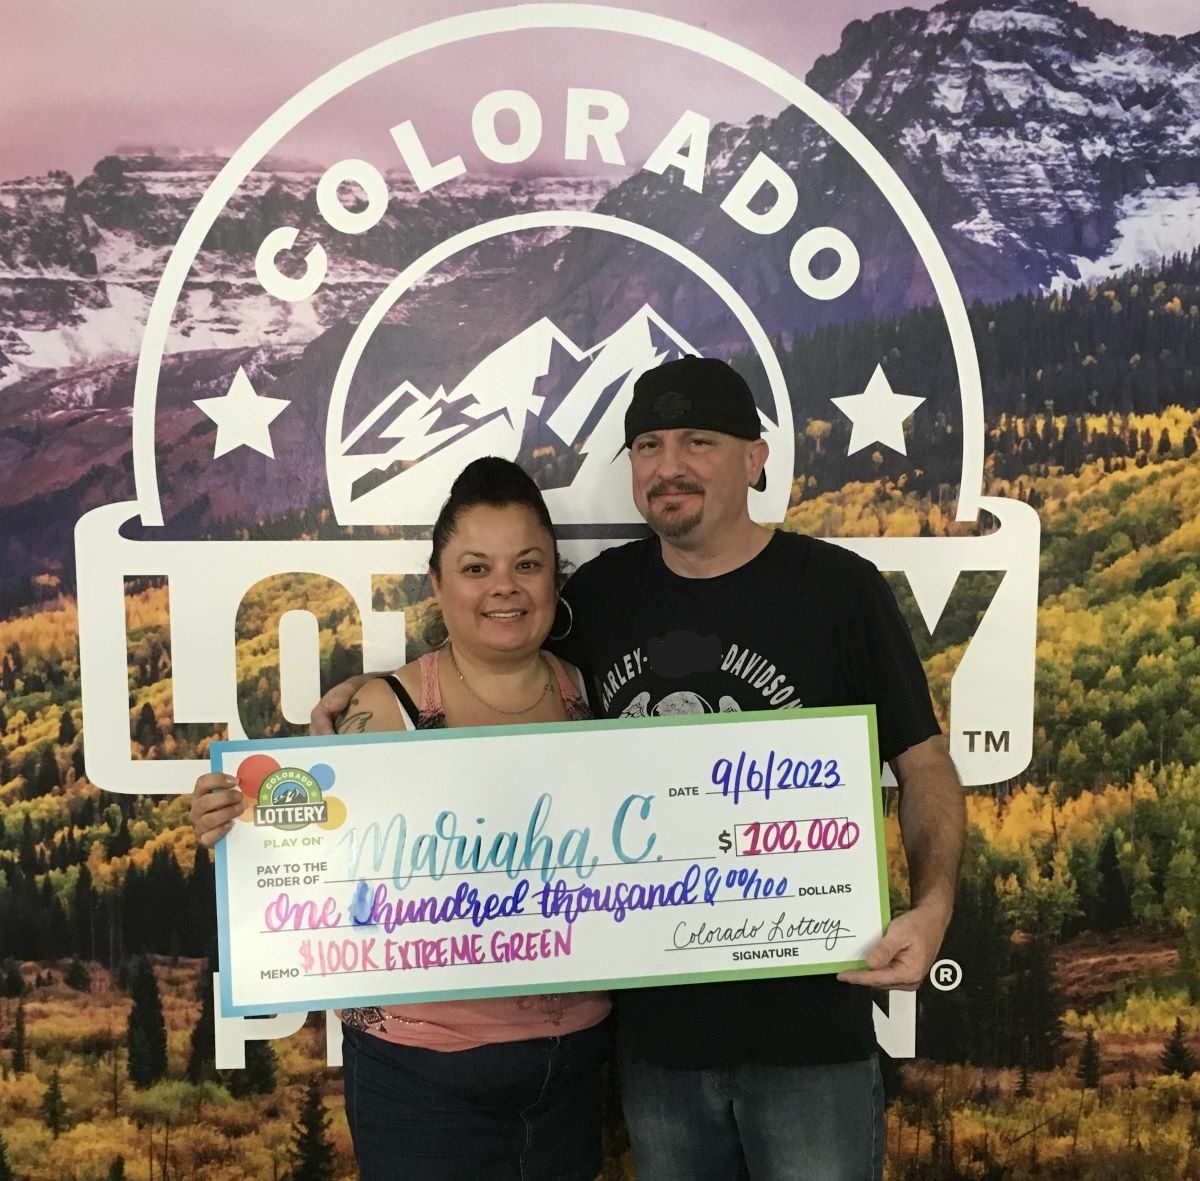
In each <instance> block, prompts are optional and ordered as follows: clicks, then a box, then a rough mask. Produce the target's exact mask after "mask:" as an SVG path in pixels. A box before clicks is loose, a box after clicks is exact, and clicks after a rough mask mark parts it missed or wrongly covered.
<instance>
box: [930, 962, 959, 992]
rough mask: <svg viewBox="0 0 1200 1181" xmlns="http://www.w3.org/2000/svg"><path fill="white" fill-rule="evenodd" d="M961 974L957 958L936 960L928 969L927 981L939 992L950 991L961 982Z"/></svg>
mask: <svg viewBox="0 0 1200 1181" xmlns="http://www.w3.org/2000/svg"><path fill="white" fill-rule="evenodd" d="M962 974H963V972H962V968H961V967H959V965H958V961H957V960H938V962H937V963H936V964H934V965H933V967H932V968H930V969H929V983H930V984H932V985H933V987H934V988H936V989H938V990H939V991H940V992H950V991H951V990H952V989H955V988H957V987H958V986H959V985H960V984H961V983H962Z"/></svg>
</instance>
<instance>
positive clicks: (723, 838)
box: [717, 829, 733, 853]
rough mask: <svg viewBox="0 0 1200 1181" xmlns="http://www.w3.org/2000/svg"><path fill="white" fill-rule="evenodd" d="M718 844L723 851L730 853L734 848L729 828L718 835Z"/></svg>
mask: <svg viewBox="0 0 1200 1181" xmlns="http://www.w3.org/2000/svg"><path fill="white" fill-rule="evenodd" d="M717 844H718V845H720V846H721V852H722V853H728V852H729V850H730V849H732V848H733V841H731V840H730V839H729V829H724V830H723V831H722V833H721V835H720V836H719V837H717Z"/></svg>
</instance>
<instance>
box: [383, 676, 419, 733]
mask: <svg viewBox="0 0 1200 1181" xmlns="http://www.w3.org/2000/svg"><path fill="white" fill-rule="evenodd" d="M379 679H380V680H381V681H386V682H387V683H388V686H389V687H390V688H391V690H392V692H393V693H395V695H396V700H397V701H398V702H400V708H401V709H402V710H403V711H404V712H405V713H406V714H408V719H409V721H410V722H412V724H413V725H414V726H415V725H417V724H418V723H419V722H420V720H421V711H420V710H419V709H417V703H416V702H415V701H413V699H412V695H411V694H410V693H409V691H408V690H407V689H406V688H405V687H404V686H403V685H402V684H400V678H399V677H398V676H396V675H395V674H394V673H388V674H387V675H386V676H382V677H380V678H379Z"/></svg>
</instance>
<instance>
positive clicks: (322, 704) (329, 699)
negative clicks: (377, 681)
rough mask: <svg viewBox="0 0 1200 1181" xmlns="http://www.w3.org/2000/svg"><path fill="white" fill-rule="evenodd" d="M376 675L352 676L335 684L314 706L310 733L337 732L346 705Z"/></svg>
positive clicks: (309, 720) (310, 721)
mask: <svg viewBox="0 0 1200 1181" xmlns="http://www.w3.org/2000/svg"><path fill="white" fill-rule="evenodd" d="M374 675H375V674H374V673H364V674H362V675H360V676H357V677H350V679H349V680H346V681H342V682H341V683H340V684H338V685H334V687H333V688H332V689H330V690H329V692H328V693H326V694H325V696H324V697H322V698H321V700H320V701H318V702H317V704H316V705H314V706H313V707H312V713H310V714H309V715H308V732H309V733H310V734H333V733H335V732H336V723H337V720H338V717H339V716H340V715H341V714H344V713H345V712H346V706H348V705H349V704H350V701H351V698H353V696H354V694H355V693H356V692H358V690H359V689H360V688H361V687H362V686H363V685H365V684H366V683H367V682H368V681H369V680H371V678H372V677H373V676H374Z"/></svg>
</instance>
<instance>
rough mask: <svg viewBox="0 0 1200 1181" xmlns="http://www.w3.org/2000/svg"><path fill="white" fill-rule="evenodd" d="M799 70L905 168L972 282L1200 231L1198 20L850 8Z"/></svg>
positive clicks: (1067, 9)
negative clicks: (837, 32)
mask: <svg viewBox="0 0 1200 1181" xmlns="http://www.w3.org/2000/svg"><path fill="white" fill-rule="evenodd" d="M1197 26H1198V27H1200V9H1198V10H1197ZM808 81H809V84H810V85H811V86H813V87H814V88H815V89H816V90H817V91H819V92H820V93H822V94H823V95H825V96H826V97H828V98H829V99H830V101H831V102H833V104H834V105H835V106H837V107H838V108H839V110H841V111H843V112H844V113H845V114H847V115H848V116H849V117H850V118H851V119H852V120H853V121H854V123H855V124H856V125H857V126H858V127H859V128H860V129H862V130H863V131H864V132H866V134H867V135H868V136H869V137H870V138H871V139H872V140H873V141H874V142H875V143H876V144H877V145H878V146H879V147H880V148H881V150H882V151H883V152H884V153H885V155H887V156H888V157H889V158H890V159H891V161H892V163H893V164H895V165H897V166H898V167H900V168H901V170H902V171H903V173H904V174H905V179H906V181H907V182H908V183H909V184H910V186H911V187H912V189H913V191H914V192H915V194H916V196H917V198H918V200H919V201H920V202H921V205H922V208H923V209H924V210H925V212H926V214H927V215H928V216H929V217H930V219H931V221H933V223H934V228H935V229H936V230H937V231H938V234H939V237H940V238H941V240H942V242H943V243H944V245H945V246H946V247H947V249H948V250H949V251H950V252H951V253H952V254H953V255H954V256H956V257H955V258H954V261H955V262H956V264H957V265H956V270H957V272H958V275H959V281H960V283H962V284H963V286H964V287H965V288H966V294H967V296H968V298H973V297H981V298H985V299H988V298H997V297H1002V296H1007V295H1011V294H1014V293H1016V292H1017V291H1019V290H1022V289H1028V288H1030V287H1046V286H1050V285H1052V284H1055V283H1059V284H1061V283H1063V282H1071V281H1075V280H1078V279H1080V278H1082V279H1085V280H1097V279H1101V278H1103V277H1105V276H1106V275H1108V274H1111V273H1113V272H1114V271H1118V270H1124V269H1128V268H1129V267H1130V266H1132V265H1135V264H1138V263H1144V262H1149V261H1154V260H1157V259H1158V258H1159V257H1161V256H1162V255H1163V254H1164V253H1168V254H1169V253H1172V252H1174V251H1176V250H1189V249H1191V248H1193V247H1194V246H1196V245H1197V244H1200V214H1198V209H1200V32H1197V33H1196V34H1193V35H1191V36H1188V37H1169V36H1155V35H1152V34H1149V33H1142V32H1138V31H1135V30H1132V29H1126V28H1122V27H1121V26H1119V25H1116V24H1114V23H1113V22H1111V21H1108V20H1104V19H1102V18H1100V17H1098V16H1097V15H1096V14H1095V13H1094V12H1093V11H1092V10H1091V9H1090V8H1087V7H1084V6H1083V5H1080V4H1076V3H1073V2H1072V0H949V2H948V3H945V4H942V5H939V6H938V7H936V8H934V9H932V10H931V11H929V12H919V11H917V10H915V9H911V8H905V9H900V10H899V11H895V12H887V13H881V14H879V15H878V16H875V17H873V18H872V19H871V20H869V21H866V22H857V21H856V22H853V23H851V24H850V25H849V26H847V28H846V30H845V31H844V33H843V35H842V43H841V46H840V47H839V49H838V50H837V52H836V53H833V54H830V55H829V56H827V57H824V58H821V59H820V60H819V61H818V62H817V63H816V65H815V66H814V67H813V70H812V72H811V73H810V75H809V78H808ZM1157 227H1161V228H1162V232H1157V229H1156V228H1157Z"/></svg>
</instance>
